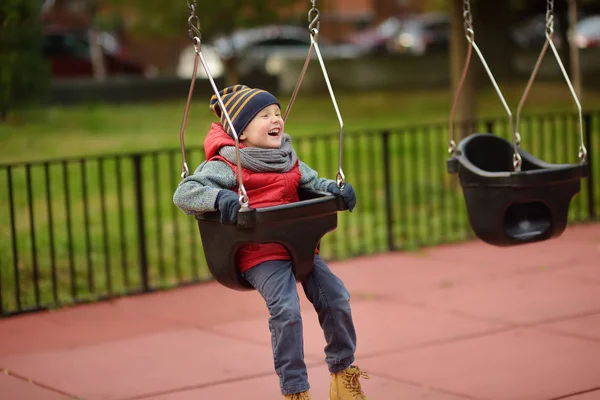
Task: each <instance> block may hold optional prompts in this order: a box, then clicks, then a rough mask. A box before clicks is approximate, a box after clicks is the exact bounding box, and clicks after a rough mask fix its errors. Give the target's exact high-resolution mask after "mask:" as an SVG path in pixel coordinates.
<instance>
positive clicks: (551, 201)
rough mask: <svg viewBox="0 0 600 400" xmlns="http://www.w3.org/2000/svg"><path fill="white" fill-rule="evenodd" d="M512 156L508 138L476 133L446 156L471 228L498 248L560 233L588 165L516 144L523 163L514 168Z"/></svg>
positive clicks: (478, 235)
mask: <svg viewBox="0 0 600 400" xmlns="http://www.w3.org/2000/svg"><path fill="white" fill-rule="evenodd" d="M513 154H514V147H513V144H512V143H511V142H509V141H507V140H505V139H503V138H500V137H498V136H495V135H492V134H488V133H484V134H478V133H475V134H472V135H470V136H468V137H467V138H465V139H463V140H462V141H461V142H460V143H459V145H458V146H457V150H456V152H455V153H454V154H453V155H452V156H451V157H450V158H449V160H448V172H450V173H458V176H459V179H460V184H461V187H462V190H463V195H464V198H465V203H466V207H467V213H468V216H469V222H470V225H471V228H472V229H473V231H474V232H475V234H476V235H477V237H479V238H480V239H481V240H483V241H484V242H486V243H489V244H492V245H496V246H511V245H517V244H524V243H531V242H537V241H542V240H546V239H549V238H552V237H557V236H559V235H561V234H562V233H563V232H564V230H565V228H566V226H567V219H568V213H569V204H570V202H571V199H572V198H573V196H575V195H576V194H577V193H579V191H580V188H581V178H583V177H586V176H587V175H588V165H587V163H581V164H549V163H546V162H544V161H541V160H539V159H537V158H535V157H534V156H533V155H531V154H530V153H528V152H526V151H524V150H522V149H520V148H519V154H520V156H521V158H522V166H521V170H520V171H518V172H515V171H514V169H513V164H512V162H513Z"/></svg>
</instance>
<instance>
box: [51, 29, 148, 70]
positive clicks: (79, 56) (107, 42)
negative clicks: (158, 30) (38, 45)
mask: <svg viewBox="0 0 600 400" xmlns="http://www.w3.org/2000/svg"><path fill="white" fill-rule="evenodd" d="M98 38H99V43H100V49H101V50H102V53H103V56H104V65H105V68H106V74H107V75H108V76H115V75H138V76H143V75H145V72H146V68H145V66H144V65H142V64H140V63H137V62H135V61H133V60H131V59H128V58H127V57H126V56H125V55H124V54H123V52H122V50H121V48H120V46H119V45H118V43H117V42H116V41H115V40H114V38H112V36H110V35H108V34H106V33H100V34H99V36H98ZM42 51H43V54H44V56H45V57H46V58H48V59H49V61H50V68H51V71H52V77H53V78H63V79H64V78H86V77H92V76H93V69H92V60H91V56H90V44H89V40H88V34H87V32H86V31H73V30H67V29H61V28H48V29H46V33H45V36H44V40H43V44H42Z"/></svg>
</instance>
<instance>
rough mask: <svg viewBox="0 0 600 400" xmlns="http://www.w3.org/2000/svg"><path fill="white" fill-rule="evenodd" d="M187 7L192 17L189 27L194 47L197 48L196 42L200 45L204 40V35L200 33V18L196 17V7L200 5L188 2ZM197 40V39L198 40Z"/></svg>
mask: <svg viewBox="0 0 600 400" xmlns="http://www.w3.org/2000/svg"><path fill="white" fill-rule="evenodd" d="M187 6H188V8H189V9H190V17H189V18H188V27H189V31H188V32H189V34H190V39H192V41H193V42H194V46H196V42H197V43H198V45H199V44H200V40H201V39H202V33H200V18H198V16H197V15H196V7H197V6H198V4H197V3H196V0H192V1H191V2H190V0H187ZM196 38H197V39H196Z"/></svg>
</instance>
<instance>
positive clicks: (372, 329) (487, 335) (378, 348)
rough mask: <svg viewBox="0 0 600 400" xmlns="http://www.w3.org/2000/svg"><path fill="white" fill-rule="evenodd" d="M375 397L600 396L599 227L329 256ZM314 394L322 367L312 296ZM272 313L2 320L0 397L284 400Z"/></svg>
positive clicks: (231, 297) (183, 295) (86, 312)
mask: <svg viewBox="0 0 600 400" xmlns="http://www.w3.org/2000/svg"><path fill="white" fill-rule="evenodd" d="M331 268H332V269H333V270H334V271H335V272H336V273H337V274H338V275H339V276H340V277H341V278H342V279H343V280H344V281H345V283H346V285H347V287H348V289H349V290H350V292H351V295H352V304H353V314H354V319H355V322H356V326H357V330H358V338H359V343H358V351H357V364H358V365H360V366H361V368H362V369H363V370H365V371H366V372H367V373H368V374H369V375H370V376H371V379H369V380H364V381H363V387H364V389H365V392H366V393H367V395H368V396H369V399H375V400H376V399H379V400H396V399H398V400H417V399H418V400H422V399H427V400H558V399H568V400H599V399H600V224H590V225H579V226H576V227H571V228H569V229H568V230H567V231H566V232H565V233H564V234H563V235H562V236H561V237H560V238H558V239H554V240H551V241H547V242H543V243H538V244H531V245H527V246H519V247H514V248H496V247H492V246H489V245H486V244H484V243H481V242H479V241H473V242H469V243H464V244H459V245H452V246H439V247H435V248H429V249H425V250H424V251H419V252H415V253H387V254H379V255H374V256H370V257H359V258H355V259H352V260H347V261H343V262H336V263H331ZM302 305H303V317H304V331H305V352H306V361H307V363H308V365H309V378H310V380H311V385H312V390H311V392H312V394H313V398H314V399H316V400H321V399H322V400H326V399H327V393H328V386H329V374H328V372H327V368H326V366H325V363H324V355H323V346H324V340H323V335H322V332H321V331H320V327H319V325H318V322H317V319H316V316H315V314H314V312H313V311H312V308H311V307H310V306H309V303H308V302H307V301H306V300H305V299H303V303H302ZM267 316H268V315H267V311H266V309H265V307H264V304H263V302H262V299H261V298H260V297H259V296H258V294H257V293H254V292H244V293H241V292H235V291H231V290H228V289H226V288H223V287H221V286H219V285H218V284H216V283H209V284H203V285H197V286H193V287H186V288H181V289H177V290H172V291H167V292H160V293H154V294H149V295H142V296H135V297H129V298H122V299H118V300H115V301H109V302H102V303H97V304H90V305H83V306H77V307H73V308H65V309H61V310H57V311H52V312H43V313H36V314H30V315H23V316H17V317H11V318H6V319H4V320H1V321H0V370H1V371H3V372H4V373H3V374H0V398H1V399H2V400H29V399H32V400H38V399H40V400H46V399H48V400H55V399H56V400H58V399H69V398H81V399H86V400H87V399H89V400H101V399H102V400H109V399H114V400H125V399H130V400H133V399H149V400H150V399H152V400H156V399H165V400H186V399H203V400H212V399H215V400H228V399H241V398H243V399H245V400H270V399H281V398H282V396H281V395H280V393H279V387H278V379H277V377H276V376H275V373H274V371H273V365H272V358H271V350H270V336H269V332H268V325H267Z"/></svg>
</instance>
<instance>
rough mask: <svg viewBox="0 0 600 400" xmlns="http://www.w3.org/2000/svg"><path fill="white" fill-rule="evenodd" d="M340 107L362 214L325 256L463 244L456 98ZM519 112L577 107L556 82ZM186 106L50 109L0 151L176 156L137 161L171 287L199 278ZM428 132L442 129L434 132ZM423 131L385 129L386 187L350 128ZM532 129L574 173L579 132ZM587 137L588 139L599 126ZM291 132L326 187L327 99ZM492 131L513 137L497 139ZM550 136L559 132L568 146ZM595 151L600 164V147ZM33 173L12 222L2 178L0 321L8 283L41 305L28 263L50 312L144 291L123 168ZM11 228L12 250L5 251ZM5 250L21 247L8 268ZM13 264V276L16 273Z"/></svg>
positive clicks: (152, 246) (195, 113)
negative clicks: (175, 199)
mask: <svg viewBox="0 0 600 400" xmlns="http://www.w3.org/2000/svg"><path fill="white" fill-rule="evenodd" d="M534 88H535V87H534ZM563 89H564V90H563ZM519 90H521V88H520V87H516V86H515V87H510V88H508V90H507V92H506V93H505V95H506V97H507V100H508V101H509V103H510V104H516V103H517V102H518V100H519V95H520V93H519ZM337 96H338V102H339V105H340V110H341V112H342V114H343V116H344V121H345V126H346V132H348V135H347V136H346V138H345V142H344V143H345V146H344V165H343V167H344V172H345V174H346V177H347V179H348V181H349V182H351V183H352V184H353V185H354V186H355V188H356V189H357V193H358V204H359V206H358V208H357V209H356V211H355V212H354V213H352V214H350V213H341V214H340V217H339V226H338V229H337V230H336V231H335V232H333V233H332V234H329V235H326V237H325V238H324V240H323V243H322V251H323V254H324V255H325V256H326V257H327V258H329V259H332V258H335V259H340V258H346V257H350V256H353V255H356V254H370V253H374V252H381V251H386V250H387V248H388V226H389V227H390V229H391V232H392V238H393V241H394V245H395V246H396V248H402V249H408V250H410V249H416V248H417V247H419V246H423V245H432V244H435V243H440V242H448V241H458V240H463V239H465V238H466V237H468V236H469V235H470V230H469V227H468V223H467V216H466V210H465V207H464V203H463V200H462V193H461V190H460V187H458V186H457V185H456V184H455V182H454V181H453V178H452V176H450V175H448V174H447V173H446V166H445V159H446V153H445V148H446V143H447V140H448V139H447V127H446V125H447V118H448V116H447V113H448V109H449V107H450V102H451V93H448V92H445V91H415V92H409V93H407V92H388V93H359V94H338V95H337ZM585 100H586V102H585V103H584V104H585V106H586V107H585V109H596V108H598V106H600V94H587V95H586V98H585ZM478 101H479V103H478V106H479V109H480V114H482V115H485V116H498V115H499V116H502V111H503V110H502V107H501V104H500V101H499V100H498V98H497V97H495V93H492V92H482V93H481V94H480V95H479V96H478ZM528 104H531V106H529V107H526V111H527V114H531V113H539V112H553V111H556V112H558V111H561V112H564V111H567V112H568V111H573V110H574V109H575V108H574V105H573V103H572V100H571V99H570V98H569V97H568V91H567V90H566V88H562V87H561V86H560V85H544V84H539V85H538V88H537V89H536V90H534V91H532V93H531V95H530V99H529V102H528ZM183 107H184V103H183V102H175V103H165V104H153V105H131V106H126V107H117V106H110V105H95V106H80V107H75V108H51V109H48V110H38V111H35V112H34V111H30V112H27V113H22V114H20V115H18V116H13V117H12V119H11V121H9V123H8V124H5V125H2V126H0V144H1V146H0V154H1V155H2V161H3V162H5V163H6V162H23V161H31V160H45V159H49V158H62V157H80V156H92V155H95V156H98V155H101V154H105V153H117V154H123V153H131V152H144V151H148V150H159V149H160V150H162V149H164V148H169V149H173V151H171V152H160V153H157V154H156V155H148V156H145V157H144V158H143V159H142V161H141V164H140V168H141V173H142V179H143V180H142V182H143V193H142V195H143V201H144V208H143V212H144V215H145V217H146V219H145V227H144V237H143V238H144V240H145V241H146V245H147V249H148V250H147V256H148V276H149V281H150V286H151V287H155V288H156V287H168V286H172V285H175V284H176V283H177V282H178V281H179V280H184V281H190V280H196V279H204V278H208V277H209V274H208V272H207V269H206V265H205V262H204V257H203V253H202V246H201V243H200V237H199V234H198V230H197V226H196V225H195V221H194V219H193V218H191V217H188V216H185V215H184V214H183V213H182V212H181V211H179V210H177V209H176V208H175V207H174V206H173V204H172V200H171V196H172V193H173V190H174V188H175V187H176V185H177V183H178V182H179V170H180V154H179V152H178V144H179V139H178V133H179V124H180V121H181V117H182V112H183ZM207 108H208V107H206V102H205V99H198V100H196V102H195V103H194V106H193V108H192V113H191V115H190V120H189V124H188V129H187V140H186V144H187V145H188V147H189V148H190V151H189V154H188V160H189V164H190V168H192V169H193V168H195V166H196V165H197V164H198V163H199V162H201V161H202V159H203V155H202V152H201V150H200V148H199V146H200V145H201V142H202V139H203V137H204V134H205V132H206V129H207V127H208V125H209V124H210V122H212V121H214V118H213V116H212V115H211V114H210V113H209V112H208V111H207ZM435 123H439V124H440V125H439V126H435ZM596 123H597V122H596ZM423 124H427V125H433V127H431V128H419V129H414V130H413V129H408V130H402V131H401V132H397V130H392V131H391V132H392V133H391V135H390V137H389V142H388V146H389V147H388V150H389V151H388V154H389V165H390V176H389V179H390V185H389V186H387V185H386V184H385V181H384V174H383V154H384V151H383V142H382V139H381V137H380V136H379V135H368V134H364V133H358V134H353V133H352V131H359V132H364V131H365V130H371V131H375V132H377V131H379V130H381V129H383V128H393V127H398V126H400V127H402V126H407V125H415V126H416V125H419V126H420V125H423ZM540 124H541V123H540V122H539V121H536V120H534V121H533V122H532V123H531V125H530V126H527V125H525V126H524V129H522V133H523V143H524V147H526V148H527V149H530V150H531V151H532V152H534V153H535V154H543V155H544V156H543V157H542V158H544V159H547V160H548V161H551V162H573V161H574V159H575V158H576V157H575V155H576V151H577V140H578V137H577V131H576V129H575V128H576V126H575V125H574V124H573V123H571V122H569V123H566V124H565V125H564V126H562V125H559V126H558V132H556V131H554V130H553V129H552V124H549V123H545V124H546V125H545V126H544V127H543V134H542V135H527V133H528V132H529V130H527V129H525V127H527V128H531V129H530V131H531V132H534V131H536V130H540V129H542V127H541V125H540ZM594 129H595V130H596V131H597V130H598V126H596V127H595V128H594ZM286 130H287V131H288V132H290V133H291V134H292V136H293V137H295V138H296V140H295V142H294V143H295V146H296V149H297V151H298V153H299V156H300V157H301V159H303V160H304V161H305V162H307V163H308V164H309V165H311V166H313V168H315V169H316V170H317V171H319V173H320V175H321V176H326V177H330V178H333V177H334V176H335V173H336V171H337V160H338V153H337V151H338V149H337V138H336V136H335V135H336V134H337V133H338V132H339V129H338V127H337V119H336V116H335V113H334V110H333V107H332V105H331V103H330V100H329V98H328V97H326V96H322V97H316V98H315V97H311V98H306V97H302V96H299V98H298V99H297V101H296V104H295V105H294V109H293V111H292V114H291V115H290V119H289V123H288V125H287V129H286ZM478 131H482V128H481V127H479V129H478ZM500 133H501V134H502V135H503V136H506V135H508V134H509V133H508V132H507V130H506V129H504V130H502V131H501V132H500ZM557 135H561V136H562V135H564V137H565V139H564V141H561V139H560V136H557ZM309 136H310V137H313V136H314V138H309ZM560 143H562V144H563V148H562V149H561V150H560V151H558V152H557V151H555V149H556V144H560ZM191 148H194V150H191ZM594 151H596V154H597V150H595V149H594ZM597 167H598V165H596V171H598V168H597ZM29 168H30V169H29V174H30V175H29V176H28V172H27V168H26V167H24V166H16V167H13V168H11V176H10V178H11V179H12V188H13V193H12V201H13V204H14V205H15V213H14V218H12V217H11V215H10V213H9V212H8V207H7V206H6V205H8V200H9V193H8V191H7V190H4V188H7V187H8V179H9V176H8V172H7V170H6V169H1V170H0V187H2V188H3V190H2V191H0V200H1V201H0V204H2V209H1V210H0V287H1V291H0V294H1V296H2V299H1V303H0V304H1V305H2V310H4V312H7V311H14V310H15V309H17V308H18V306H17V296H16V293H15V289H14V288H15V280H16V279H17V277H18V279H19V280H20V282H19V288H20V294H19V296H18V300H19V301H20V303H21V307H25V308H26V307H30V306H34V305H35V304H36V288H35V286H34V285H33V281H34V277H35V274H36V272H35V268H34V265H37V275H38V279H39V280H40V282H41V284H40V287H39V288H38V289H39V296H40V303H41V305H45V306H52V305H54V304H55V303H57V304H63V303H69V302H70V301H72V299H73V297H76V298H77V299H79V300H82V299H86V298H94V297H95V296H104V295H109V294H111V293H124V292H126V291H127V290H128V288H134V289H140V288H141V279H140V276H141V273H140V270H139V267H138V266H139V253H138V240H139V236H138V231H137V229H138V225H137V224H138V223H139V220H138V218H137V207H136V203H135V201H134V200H135V198H134V163H133V160H132V158H131V157H124V158H115V157H106V158H95V159H92V160H90V161H86V163H85V168H83V167H82V164H81V162H80V161H79V160H78V159H76V160H73V161H70V162H68V163H67V164H66V166H63V164H61V163H51V164H48V166H47V167H46V166H45V165H44V164H38V165H34V166H31V167H29ZM46 168H47V175H46ZM598 172H600V171H598ZM598 172H596V173H598ZM47 176H49V177H50V183H49V184H48V181H47V179H46V177H47ZM596 176H599V175H596ZM101 182H102V183H101ZM29 185H31V190H32V191H31V193H32V195H31V196H29V195H28V186H29ZM66 185H68V190H66V189H65V186H66ZM48 193H49V197H50V199H51V201H50V203H49V202H48V201H47V195H48ZM586 193H587V192H586V189H585V187H584V188H583V191H582V193H581V195H580V196H579V197H578V199H577V200H576V201H574V202H573V203H574V204H573V210H574V212H573V213H572V214H571V215H570V218H571V220H573V221H574V220H580V219H582V218H585V212H586V204H585V201H584V200H585V196H586ZM386 194H389V195H390V196H391V199H392V202H391V204H390V206H391V211H392V219H391V221H389V222H390V224H388V219H387V216H386ZM67 202H68V203H69V212H68V213H67V211H66V209H67ZM31 213H32V214H33V219H32V218H31V217H30V215H31ZM11 218H12V222H13V223H14V229H15V233H16V238H17V241H16V243H13V242H12V240H11V237H12V229H13V223H11ZM32 221H33V225H32ZM121 221H122V224H121ZM69 231H70V233H71V234H70V235H69ZM50 232H52V235H50ZM51 239H52V240H53V241H54V243H51ZM13 245H14V246H15V247H16V249H17V252H16V255H17V257H16V258H15V257H14V254H13ZM33 246H35V255H36V258H35V259H34V257H33V254H34V252H33ZM71 248H72V249H73V251H72V252H70V251H69V249H71ZM70 255H72V258H70ZM15 265H16V269H17V271H18V273H15ZM53 265H54V268H55V271H56V276H57V282H58V287H57V288H56V297H57V301H55V299H54V298H53V296H54V294H53V292H54V290H55V288H53V287H52V285H51V282H52V279H51V277H52V274H53V269H52V266H53ZM72 293H75V294H76V295H75V296H73V295H72Z"/></svg>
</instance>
